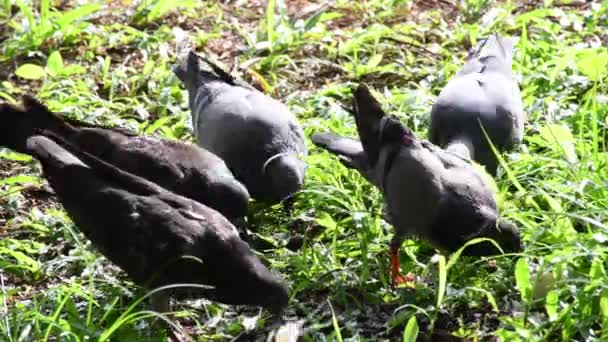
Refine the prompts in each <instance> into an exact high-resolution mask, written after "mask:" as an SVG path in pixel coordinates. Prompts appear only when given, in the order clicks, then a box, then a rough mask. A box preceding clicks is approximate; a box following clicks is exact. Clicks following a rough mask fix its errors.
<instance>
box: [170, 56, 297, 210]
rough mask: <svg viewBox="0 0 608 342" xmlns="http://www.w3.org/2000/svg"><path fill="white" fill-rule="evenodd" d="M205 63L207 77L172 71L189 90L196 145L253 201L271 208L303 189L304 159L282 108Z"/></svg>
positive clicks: (294, 126)
mask: <svg viewBox="0 0 608 342" xmlns="http://www.w3.org/2000/svg"><path fill="white" fill-rule="evenodd" d="M192 55H194V53H193V52H190V54H189V56H192ZM194 56H195V55H194ZM189 59H190V57H189ZM197 63H198V62H197ZM207 63H208V64H210V66H211V69H212V70H213V71H212V72H207V71H202V70H201V69H200V68H196V67H192V68H190V67H188V64H186V67H179V66H178V67H176V68H175V72H176V75H178V77H179V78H180V79H182V81H184V85H185V86H186V88H187V89H188V93H189V97H190V98H189V102H190V109H191V112H192V123H193V127H194V135H195V136H196V138H197V141H198V143H199V145H200V146H202V147H204V148H206V149H208V150H210V151H211V152H213V153H215V154H217V155H218V156H220V157H221V158H222V159H224V161H225V162H226V164H227V165H228V167H229V168H230V169H231V171H232V172H233V173H234V175H235V177H236V178H237V179H238V180H240V181H241V182H242V183H243V184H245V186H246V187H247V189H248V190H249V192H250V194H251V196H252V197H253V198H256V199H258V200H263V201H266V202H271V203H272V202H277V201H279V200H282V199H284V198H286V197H289V196H291V195H293V194H294V193H295V192H297V191H298V190H299V189H300V188H301V187H302V185H303V182H304V176H305V170H306V164H305V163H304V161H303V160H302V159H303V158H304V157H305V156H306V154H307V150H306V145H305V142H304V131H303V129H302V127H301V126H300V124H299V123H298V121H297V120H296V117H295V116H294V115H293V114H292V113H291V112H290V111H289V109H288V108H287V106H285V105H284V104H282V103H280V102H279V101H277V100H275V99H273V98H271V97H269V96H267V95H266V94H263V93H261V92H260V91H258V90H256V89H254V88H253V87H251V86H248V85H243V84H242V83H241V82H237V81H235V79H234V78H233V77H232V76H230V75H229V74H228V73H227V72H225V71H223V70H221V68H219V67H218V66H217V65H214V64H212V63H210V62H209V61H207ZM190 64H193V65H194V63H190ZM182 65H184V64H183V63H182ZM182 71H183V72H182ZM193 73H197V74H198V75H199V76H197V75H193ZM210 74H211V75H214V77H211V76H209V75H210ZM180 75H181V76H180ZM201 75H202V76H201ZM188 80H195V82H190V81H188ZM277 156H278V157H277Z"/></svg>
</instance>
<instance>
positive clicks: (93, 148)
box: [0, 96, 249, 221]
mask: <svg viewBox="0 0 608 342" xmlns="http://www.w3.org/2000/svg"><path fill="white" fill-rule="evenodd" d="M0 127H2V128H1V132H2V134H0V146H5V147H8V148H10V149H13V150H16V151H18V152H21V153H27V150H26V146H25V145H26V141H27V139H28V138H29V137H31V136H33V135H34V134H35V130H40V129H45V130H49V131H51V132H53V133H55V134H57V135H59V136H61V137H62V138H63V139H66V140H67V141H69V142H70V143H72V144H75V145H77V146H78V147H79V148H81V149H83V150H84V151H86V152H89V153H91V154H93V155H95V156H97V157H98V158H101V159H103V160H104V161H106V162H108V163H111V164H113V165H115V166H117V167H119V168H121V169H123V170H126V171H128V172H132V173H134V174H136V175H138V176H140V177H144V178H146V179H148V180H150V181H152V182H155V183H156V184H158V185H160V186H162V187H164V188H165V189H168V190H170V191H173V192H175V193H177V194H179V195H182V196H185V197H188V198H191V199H193V200H195V201H198V202H200V203H203V204H205V205H208V206H210V207H212V208H214V209H216V210H218V211H219V212H221V213H222V214H223V215H225V216H226V217H227V218H228V219H230V220H233V221H237V220H238V221H240V219H241V218H242V217H244V216H245V215H246V214H247V206H248V203H249V193H248V192H247V189H246V188H245V186H244V185H243V184H241V183H240V182H239V181H237V180H236V179H235V178H234V175H233V174H232V172H230V170H229V169H228V167H227V166H226V164H225V163H224V161H223V160H222V159H220V158H219V157H218V156H216V155H214V154H213V153H211V152H209V151H206V150H205V149H203V148H200V147H199V146H197V145H195V144H190V143H183V142H179V141H169V140H164V139H157V138H154V137H147V136H140V135H137V134H135V133H134V132H131V131H129V130H127V129H123V128H107V127H99V126H96V125H92V124H87V123H84V122H80V121H77V120H70V119H67V118H65V117H62V116H60V115H57V114H56V113H53V112H51V111H50V110H49V109H48V108H47V107H46V106H44V105H43V104H41V103H40V102H38V101H37V100H36V99H34V98H33V97H29V96H24V97H23V108H19V107H17V106H13V105H10V104H7V103H5V104H0Z"/></svg>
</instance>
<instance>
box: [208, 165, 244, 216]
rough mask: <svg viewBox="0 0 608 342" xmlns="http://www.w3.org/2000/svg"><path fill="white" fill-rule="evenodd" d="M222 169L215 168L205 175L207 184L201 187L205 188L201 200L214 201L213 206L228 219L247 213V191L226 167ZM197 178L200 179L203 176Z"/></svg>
mask: <svg viewBox="0 0 608 342" xmlns="http://www.w3.org/2000/svg"><path fill="white" fill-rule="evenodd" d="M222 171H223V172H221V171H220V170H216V172H215V173H214V174H212V175H208V176H207V177H206V179H207V180H208V181H209V184H208V186H206V187H201V188H202V189H206V190H205V191H204V197H205V199H204V200H203V202H204V203H214V208H215V209H216V210H217V211H219V212H220V213H222V214H223V215H224V216H226V218H228V219H230V220H233V219H237V218H241V217H244V216H245V215H247V208H248V206H249V192H248V191H247V188H246V187H245V186H244V185H243V184H242V183H241V182H239V181H238V180H237V179H236V178H234V175H232V173H231V172H230V170H228V168H226V169H225V170H222ZM197 179H201V180H202V179H205V177H199V178H197ZM205 200H207V201H208V202H205Z"/></svg>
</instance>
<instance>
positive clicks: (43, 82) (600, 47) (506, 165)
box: [0, 0, 608, 341]
mask: <svg viewBox="0 0 608 342" xmlns="http://www.w3.org/2000/svg"><path fill="white" fill-rule="evenodd" d="M129 3H130V1H125V2H118V1H112V2H99V3H98V4H93V5H87V6H81V7H78V8H69V7H63V8H55V7H54V6H55V3H54V2H51V1H39V2H35V5H32V4H31V2H29V1H23V2H22V1H19V2H17V1H15V2H13V1H10V0H7V1H2V2H1V3H0V51H2V52H1V53H0V76H2V77H5V78H6V79H4V78H3V79H2V80H1V82H0V98H2V100H7V101H10V102H14V101H19V98H20V96H21V95H22V94H34V95H36V96H37V97H39V98H40V99H41V100H42V101H44V102H45V103H47V104H48V105H49V106H50V107H51V108H52V109H53V110H57V111H62V112H65V113H66V115H70V116H74V117H76V118H79V119H83V120H87V121H90V122H95V123H99V124H104V125H119V126H124V127H128V128H130V129H133V130H136V131H138V132H142V133H145V134H157V135H160V136H163V137H166V138H170V139H183V140H187V141H192V138H191V133H190V129H189V126H190V123H189V109H188V104H187V93H186V92H185V90H183V89H182V88H181V86H180V84H179V81H178V80H177V79H176V78H175V76H174V75H173V74H172V72H171V66H172V64H173V63H174V62H175V59H176V57H178V56H179V55H180V54H181V53H183V49H184V47H185V46H187V45H193V46H194V47H197V48H203V47H205V48H207V50H210V51H211V52H213V53H215V54H219V55H220V58H221V59H222V62H223V63H224V64H225V65H228V66H232V65H233V63H234V62H235V60H236V61H237V62H238V64H239V65H240V66H241V68H237V71H238V72H240V73H241V75H242V76H243V77H245V78H246V79H249V80H252V76H251V75H252V73H251V72H247V69H250V71H254V72H255V73H257V74H258V75H260V76H261V77H262V78H263V82H261V83H266V84H267V89H268V90H269V91H270V92H271V93H273V94H275V96H277V97H279V98H281V99H282V100H283V101H285V102H286V103H287V104H288V105H289V106H290V108H291V109H292V110H293V111H294V112H295V113H296V114H297V115H298V117H299V118H300V119H301V121H302V123H303V125H304V127H305V132H306V134H307V136H309V135H310V134H312V133H313V132H318V131H327V130H331V131H334V132H337V133H340V134H345V135H351V136H356V129H355V127H354V120H353V119H352V118H351V117H350V116H349V115H348V113H346V112H345V111H343V110H342V109H341V108H340V106H339V104H340V103H349V101H350V88H351V87H352V86H353V85H355V84H357V82H361V81H363V82H366V83H368V84H370V85H371V86H372V87H373V88H374V89H375V91H377V94H378V97H379V99H381V101H382V103H383V106H384V108H385V109H386V110H387V111H389V112H391V113H393V114H396V115H398V116H399V117H400V118H401V119H402V120H403V122H405V123H406V124H407V125H408V126H409V127H410V128H412V129H413V130H414V131H415V132H416V134H418V135H419V136H421V137H425V136H426V130H427V126H428V115H429V111H430V106H431V104H432V103H433V100H434V98H435V96H436V95H437V94H438V93H439V91H440V89H441V87H443V86H444V85H445V83H446V82H447V80H449V79H450V78H451V77H453V76H454V74H455V73H456V72H457V71H458V69H459V67H460V66H461V65H462V61H463V59H464V57H465V56H466V53H467V49H468V48H469V47H470V46H471V45H472V44H475V43H476V42H477V41H479V40H480V39H481V38H482V37H483V36H486V35H488V34H490V33H492V32H499V33H502V34H507V35H512V36H516V37H518V38H519V42H518V44H517V52H516V54H515V58H514V63H513V69H514V70H515V72H516V74H517V75H518V77H519V79H520V86H521V88H522V94H523V98H524V104H525V109H526V113H527V115H528V124H527V125H526V137H525V140H524V142H525V143H524V145H523V146H522V147H521V149H519V150H518V151H514V152H512V153H509V154H506V155H504V156H503V160H502V162H503V171H502V172H500V173H499V175H498V176H497V178H496V179H495V181H496V185H497V190H498V191H497V196H498V198H499V204H500V209H501V212H502V214H503V215H504V216H505V217H507V218H508V219H510V220H513V221H514V222H516V223H517V224H518V226H519V227H520V229H521V232H522V236H523V239H524V243H525V247H526V250H525V251H524V252H523V253H522V255H521V256H520V257H519V258H518V259H515V258H512V257H511V256H501V257H496V258H493V259H494V260H495V261H496V266H495V267H494V266H490V263H489V261H488V259H475V258H467V257H459V256H458V254H457V253H456V254H454V255H452V256H447V257H445V258H444V257H440V256H438V255H436V252H435V251H434V250H433V249H432V248H430V247H429V246H428V245H427V244H425V243H424V242H420V241H407V242H406V243H405V244H404V246H403V247H404V248H403V250H404V253H403V256H402V263H401V266H402V269H403V270H404V271H406V272H412V273H413V274H415V275H416V276H417V277H418V279H419V281H418V282H417V283H416V286H415V288H414V289H407V288H401V289H396V290H392V289H391V288H390V286H389V279H388V273H387V272H386V270H387V268H388V263H387V262H388V258H387V245H388V242H389V240H390V237H391V234H392V228H391V227H390V226H389V225H388V224H386V223H385V222H384V221H383V220H382V201H381V197H380V194H379V192H378V191H377V190H376V189H374V188H373V187H372V186H371V185H369V184H368V183H367V182H365V181H364V180H363V178H362V177H360V176H359V175H358V174H357V173H356V172H354V171H352V170H348V169H347V168H345V167H344V166H342V164H341V163H340V162H339V161H338V160H337V159H336V158H335V157H333V156H330V155H329V154H326V153H322V152H320V151H319V150H318V149H316V148H314V147H313V146H312V144H311V143H310V142H309V143H308V144H309V148H310V150H311V155H310V156H309V158H308V164H309V169H308V173H307V179H306V187H305V189H304V190H303V191H302V192H301V193H300V194H299V195H298V196H297V201H296V203H295V209H294V211H293V212H292V213H291V214H287V213H286V211H285V210H283V208H281V207H280V206H276V207H272V208H259V206H256V208H257V209H252V210H253V211H254V213H253V215H252V217H251V223H252V226H253V228H256V231H255V234H257V235H258V236H259V237H261V238H263V239H264V240H266V241H268V242H269V246H268V248H267V249H266V250H265V251H264V253H263V259H264V260H265V261H267V262H268V263H269V265H270V266H271V267H272V268H274V269H276V270H278V271H279V272H281V273H282V274H283V275H284V277H285V278H286V281H287V283H288V285H289V287H290V290H291V296H292V298H291V301H290V306H289V309H288V310H287V312H286V318H287V319H289V320H296V319H303V320H304V321H305V322H304V329H305V332H306V335H307V338H308V340H310V341H313V340H314V341H319V340H332V341H334V340H336V341H338V340H344V341H351V340H370V341H371V340H377V339H390V340H398V339H401V338H404V339H405V340H408V341H412V340H414V338H415V336H416V334H418V335H419V336H424V337H427V338H428V337H431V333H433V332H434V333H439V332H449V333H451V334H452V335H456V336H460V337H463V338H479V339H483V338H484V337H489V336H498V337H500V338H501V339H502V340H506V341H517V340H520V341H536V340H551V341H553V340H577V341H583V340H585V341H594V340H597V341H601V340H606V339H607V338H608V300H607V299H606V298H608V276H607V274H606V264H607V262H608V244H607V243H608V218H607V214H608V185H607V183H606V181H607V180H608V160H607V153H606V139H607V136H608V133H607V131H606V127H607V126H608V105H607V102H608V95H607V93H608V92H607V89H608V87H607V81H608V69H607V67H608V50H607V48H606V44H607V43H608V34H606V32H608V24H607V17H608V4H606V3H600V2H597V3H594V4H591V5H584V6H583V5H580V6H561V5H554V6H549V7H542V5H536V6H532V5H530V6H528V5H522V4H520V3H519V2H507V3H503V2H501V4H499V5H497V4H496V3H495V2H494V1H488V0H467V1H460V2H458V3H459V5H457V6H456V5H455V6H453V7H450V6H449V5H448V4H447V3H448V2H445V3H444V2H436V3H442V4H443V5H442V7H441V8H434V9H433V8H428V7H429V5H425V3H431V2H425V1H417V2H414V3H412V2H411V1H400V0H372V1H366V2H355V3H353V2H351V1H337V3H332V4H330V5H329V6H325V7H317V8H310V9H304V8H299V9H297V10H293V9H292V8H290V7H289V6H293V3H292V2H290V1H287V2H284V1H279V0H277V1H268V2H266V3H265V4H264V6H263V7H260V8H256V7H255V6H253V5H251V4H246V5H243V6H239V7H238V8H236V7H235V6H225V5H222V4H221V3H219V2H217V3H216V2H212V3H205V4H201V5H199V4H198V2H194V1H177V2H168V1H144V2H142V3H141V4H139V5H137V6H135V5H129ZM432 3H435V2H432ZM273 4H274V6H273ZM286 4H287V5H288V6H287V5H286ZM112 6H114V7H112ZM116 6H118V7H116ZM128 6H131V7H129V8H130V9H131V10H132V11H131V12H126V9H127V7H128ZM231 7H234V8H231ZM122 13H130V14H122ZM192 23H194V24H192ZM178 26H179V29H178ZM184 32H185V33H184ZM183 34H185V35H186V36H185V38H184V37H182V35H183ZM224 46H225V47H224ZM224 53H225V55H224ZM258 81H259V80H258ZM258 83H260V82H258ZM39 175H40V173H39V167H38V166H37V163H36V162H34V161H32V160H31V158H29V157H24V156H22V155H17V154H14V153H10V152H9V151H0V205H1V206H2V207H1V208H0V236H1V237H2V239H1V240H0V312H2V314H0V340H2V341H4V340H6V341H31V340H35V341H46V340H68V341H81V340H84V339H89V340H90V339H95V340H104V339H105V338H109V339H110V340H114V339H116V340H120V341H123V340H124V341H128V340H158V341H161V340H166V331H165V326H164V325H163V324H160V322H159V319H158V317H156V316H154V315H152V314H150V313H149V312H148V311H147V310H149V308H150V307H149V305H148V302H147V300H146V299H145V298H144V297H145V296H146V293H145V292H144V291H143V290H141V289H140V288H138V287H136V286H134V285H133V284H132V283H131V282H130V281H129V280H128V279H126V277H125V275H124V274H123V273H122V272H120V270H119V269H117V268H116V267H115V266H112V265H111V264H110V263H109V262H108V261H107V260H106V259H105V258H103V257H101V256H100V254H99V253H98V252H96V251H95V249H94V248H93V247H92V246H91V245H90V243H89V242H88V241H87V240H86V239H85V238H84V237H83V236H82V235H81V234H80V233H79V232H78V229H77V228H76V227H74V225H73V224H72V223H71V221H70V220H69V218H68V217H67V216H66V215H65V213H64V212H63V211H62V209H61V206H60V205H58V204H57V203H56V202H55V200H54V198H53V196H52V195H51V194H49V193H47V191H46V190H45V188H44V187H41V184H43V182H42V180H41V179H40V178H39ZM446 229H449V227H446ZM294 236H300V237H301V238H302V239H303V242H302V246H301V248H300V249H299V250H296V251H293V250H291V249H289V248H287V247H286V246H291V243H292V242H293V241H290V240H291V239H292V238H293V237H294ZM176 304H177V305H175V306H174V308H175V310H176V311H179V313H178V314H175V315H169V316H168V317H166V319H168V320H169V321H170V322H172V323H173V324H176V325H187V326H192V327H194V328H193V329H194V330H193V331H192V332H193V333H194V335H197V336H198V338H199V340H210V339H216V340H233V339H237V340H238V339H243V340H247V339H253V338H261V337H264V336H266V335H267V334H268V332H269V331H270V330H274V329H276V328H277V327H278V323H279V322H277V320H276V319H273V318H272V317H271V316H270V315H269V314H267V313H265V312H260V311H259V310H247V309H243V308H235V307H231V306H226V305H221V304H217V303H211V302H209V301H205V300H203V301H190V302H180V303H176ZM432 329H434V331H431V330H432ZM431 340H432V337H431Z"/></svg>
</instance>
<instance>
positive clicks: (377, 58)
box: [367, 53, 383, 69]
mask: <svg viewBox="0 0 608 342" xmlns="http://www.w3.org/2000/svg"><path fill="white" fill-rule="evenodd" d="M382 57H383V55H382V54H381V53H379V54H376V55H373V56H372V58H370V59H369V61H368V62H367V67H368V68H369V69H374V68H376V67H377V66H378V65H379V64H380V62H382Z"/></svg>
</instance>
